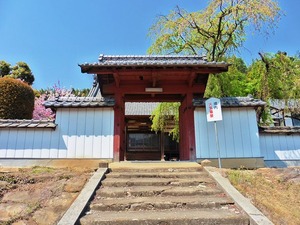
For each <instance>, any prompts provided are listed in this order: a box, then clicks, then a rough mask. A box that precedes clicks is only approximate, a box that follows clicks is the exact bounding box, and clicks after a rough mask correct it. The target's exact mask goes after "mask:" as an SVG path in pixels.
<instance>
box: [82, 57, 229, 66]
mask: <svg viewBox="0 0 300 225" xmlns="http://www.w3.org/2000/svg"><path fill="white" fill-rule="evenodd" d="M98 59H99V61H98V62H95V63H83V64H81V65H79V66H80V67H82V68H83V67H85V66H95V67H111V66H206V67H227V66H228V64H227V63H225V62H207V61H206V59H205V57H203V56H199V55H187V56H183V55H103V54H101V55H100V56H99V58H98Z"/></svg>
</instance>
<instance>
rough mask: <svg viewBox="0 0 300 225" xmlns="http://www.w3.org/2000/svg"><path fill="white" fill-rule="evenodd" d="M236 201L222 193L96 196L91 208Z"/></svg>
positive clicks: (186, 206)
mask: <svg viewBox="0 0 300 225" xmlns="http://www.w3.org/2000/svg"><path fill="white" fill-rule="evenodd" d="M232 204H234V202H233V201H232V200H231V199H230V198H228V197H226V196H224V195H223V196H222V195H216V196H200V195H199V196H184V197H182V196H181V197H178V196H175V197H174V196H167V197H136V198H113V199H103V198H99V197H96V198H95V199H94V200H93V202H92V203H91V205H90V209H91V210H99V211H140V210H164V209H171V208H172V209H195V208H199V209H200V208H211V209H212V208H214V209H215V208H221V207H226V206H228V205H232Z"/></svg>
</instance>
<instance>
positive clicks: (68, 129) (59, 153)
mask: <svg viewBox="0 0 300 225" xmlns="http://www.w3.org/2000/svg"><path fill="white" fill-rule="evenodd" d="M55 123H56V124H57V127H56V129H55V130H52V129H43V128H1V129H0V157H1V158H113V132H114V111H113V109H112V108H82V109H80V108H63V109H58V110H57V114H56V121H55Z"/></svg>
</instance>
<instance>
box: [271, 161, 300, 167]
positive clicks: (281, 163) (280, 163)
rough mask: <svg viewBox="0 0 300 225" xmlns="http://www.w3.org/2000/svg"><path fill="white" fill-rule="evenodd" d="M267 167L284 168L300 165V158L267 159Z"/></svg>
mask: <svg viewBox="0 0 300 225" xmlns="http://www.w3.org/2000/svg"><path fill="white" fill-rule="evenodd" d="M265 164H266V166H267V167H275V168H284V167H293V166H300V159H298V160H265Z"/></svg>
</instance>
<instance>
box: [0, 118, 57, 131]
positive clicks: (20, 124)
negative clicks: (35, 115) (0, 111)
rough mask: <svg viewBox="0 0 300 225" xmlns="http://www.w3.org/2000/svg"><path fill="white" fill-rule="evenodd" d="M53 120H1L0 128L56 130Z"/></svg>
mask: <svg viewBox="0 0 300 225" xmlns="http://www.w3.org/2000/svg"><path fill="white" fill-rule="evenodd" d="M56 126H57V125H56V124H55V123H54V121H53V120H14V119H0V128H52V129H55V128H56Z"/></svg>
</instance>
